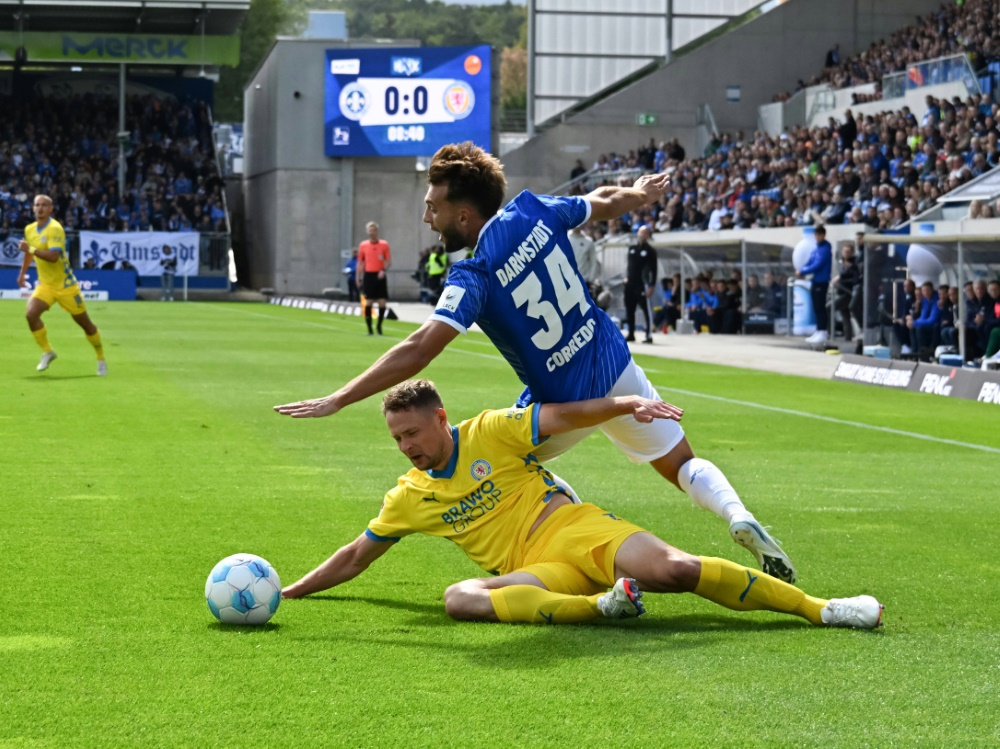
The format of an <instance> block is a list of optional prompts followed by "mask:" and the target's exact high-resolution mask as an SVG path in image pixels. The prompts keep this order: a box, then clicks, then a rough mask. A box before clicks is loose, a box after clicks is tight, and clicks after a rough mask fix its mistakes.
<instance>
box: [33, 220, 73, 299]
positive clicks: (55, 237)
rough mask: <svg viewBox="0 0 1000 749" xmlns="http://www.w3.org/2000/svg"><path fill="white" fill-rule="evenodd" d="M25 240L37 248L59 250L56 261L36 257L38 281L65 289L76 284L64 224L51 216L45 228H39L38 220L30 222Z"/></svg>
mask: <svg viewBox="0 0 1000 749" xmlns="http://www.w3.org/2000/svg"><path fill="white" fill-rule="evenodd" d="M24 241H25V242H27V243H28V244H29V245H31V246H32V247H34V248H35V249H36V250H58V252H59V259H58V260H56V261H55V262H54V263H53V262H49V261H48V260H42V259H41V258H37V257H36V258H35V267H36V268H37V269H38V283H40V284H44V285H46V286H55V287H56V288H59V289H64V288H66V287H68V286H74V285H75V284H76V276H74V275H73V268H72V266H71V265H70V264H69V253H68V252H67V251H66V232H64V231H63V228H62V224H60V223H59V222H58V221H56V220H55V219H54V218H50V219H49V220H48V223H46V224H45V228H44V229H41V230H39V228H38V222H37V221H36V222H35V223H33V224H28V225H27V226H26V227H25V229H24Z"/></svg>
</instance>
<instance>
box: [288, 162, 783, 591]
mask: <svg viewBox="0 0 1000 749" xmlns="http://www.w3.org/2000/svg"><path fill="white" fill-rule="evenodd" d="M428 182H429V183H430V186H429V188H428V190H427V195H426V198H425V203H426V210H425V211H424V222H425V223H428V224H430V227H431V229H433V230H434V231H437V232H438V233H439V234H440V238H441V241H442V242H444V245H445V249H446V250H447V251H448V252H454V251H457V250H461V249H463V248H466V247H473V248H475V251H474V253H473V255H472V257H470V258H467V259H465V260H461V261H459V262H458V263H456V264H455V265H454V266H452V269H451V274H450V275H449V276H448V285H447V286H446V287H445V289H444V291H443V292H442V294H441V297H440V300H439V301H438V304H437V307H436V309H435V310H434V313H433V314H432V315H431V317H430V318H429V319H428V320H427V322H426V323H424V324H423V325H422V326H421V327H420V328H419V329H418V330H416V331H415V332H414V333H412V334H411V335H410V336H409V337H407V338H406V340H404V341H402V342H401V343H399V344H397V345H396V346H394V347H393V348H392V349H390V350H389V351H388V352H386V353H385V354H384V355H383V356H382V357H380V358H379V359H378V361H376V362H375V363H374V364H373V365H372V366H371V367H369V368H368V369H367V370H366V371H365V372H364V373H363V374H361V375H359V376H358V377H356V378H354V379H353V380H351V382H349V383H348V384H347V385H345V386H344V387H342V388H340V389H339V390H337V391H336V392H335V393H332V394H331V395H328V396H326V397H323V398H315V399H311V400H306V401H299V402H296V403H289V404H286V405H282V406H275V410H276V411H278V412H279V413H282V414H286V415H289V416H293V417H296V418H304V417H315V416H328V415H330V414H334V413H336V412H337V411H339V410H340V409H342V408H344V407H345V406H348V405H350V404H352V403H355V402H357V401H360V400H363V399H365V398H367V397H369V396H371V395H374V394H375V393H378V392H380V391H382V390H385V389H387V388H389V387H392V386H393V385H397V384H398V383H400V382H402V381H404V380H406V379H408V378H410V377H413V376H414V375H416V374H417V373H418V372H420V371H421V370H423V369H424V368H425V367H426V366H427V365H428V364H429V363H430V362H431V361H432V360H433V359H434V358H435V357H436V356H437V355H438V354H440V353H441V352H442V351H443V350H444V348H445V347H446V346H447V345H448V344H449V343H450V342H451V341H452V340H454V338H455V337H456V336H458V334H459V333H465V332H467V331H468V329H469V327H470V326H472V324H473V323H476V324H478V325H479V327H480V328H481V329H482V330H483V332H485V333H486V335H487V336H489V338H490V340H492V341H493V343H494V345H496V347H497V349H498V350H499V351H500V353H501V354H502V355H503V357H504V358H505V359H506V360H507V361H508V363H509V364H510V365H511V367H513V368H514V371H515V372H516V373H517V376H518V377H519V378H520V379H521V381H522V382H523V383H524V384H525V389H524V392H522V393H521V396H520V397H519V398H518V400H517V406H518V407H525V406H527V405H529V404H531V403H534V402H541V403H565V402H569V401H582V400H587V399H590V398H602V397H605V396H612V397H614V396H625V395H639V396H642V397H645V398H651V399H658V398H659V395H658V394H657V393H656V390H655V388H654V387H653V385H652V384H651V383H650V382H649V380H648V379H647V378H646V375H645V373H644V372H643V371H642V369H640V368H639V366H638V365H637V364H636V363H635V362H634V361H633V360H632V356H631V354H630V353H629V349H628V344H627V343H626V341H625V339H624V337H623V336H622V334H621V332H620V331H619V330H618V329H617V328H616V327H615V325H614V323H613V322H612V321H611V318H609V317H608V316H607V315H606V314H605V313H604V312H603V311H602V310H600V309H599V308H598V307H597V305H596V304H595V303H594V300H593V299H592V298H591V296H590V293H589V292H588V290H587V286H586V284H585V283H584V281H583V278H582V277H581V276H580V273H579V270H578V268H577V266H576V260H575V258H574V256H573V251H572V247H571V244H570V242H569V239H568V238H567V236H566V232H567V231H569V230H570V229H572V228H573V227H575V226H579V225H580V224H582V223H584V222H586V221H588V220H591V221H607V220H611V219H614V218H616V217H618V216H621V215H622V214H625V213H628V212H629V211H632V210H636V209H638V208H641V207H642V206H644V205H646V204H649V203H652V202H653V201H654V200H656V199H657V198H658V197H659V196H661V195H662V194H663V191H664V189H665V187H666V185H667V182H668V176H667V175H665V174H654V175H645V176H643V177H640V178H639V179H638V180H636V182H635V184H634V185H633V186H632V187H601V188H598V189H597V190H595V191H593V192H591V193H590V194H588V195H586V196H584V197H552V196H547V195H535V194H533V193H531V192H528V191H527V190H525V191H524V192H522V193H521V194H519V195H518V196H517V197H515V198H514V199H513V200H512V201H510V202H509V203H508V204H507V205H506V206H503V202H504V194H505V191H506V187H507V181H506V179H505V178H504V175H503V167H502V166H501V164H500V162H499V161H497V160H496V159H495V158H494V157H493V156H490V155H489V154H487V153H486V152H484V151H483V150H482V149H480V148H479V147H477V146H475V145H473V144H472V143H462V144H454V145H448V146H444V147H442V148H441V149H440V150H438V152H437V153H436V154H434V158H433V159H432V160H431V164H430V167H429V169H428ZM501 206H503V210H501ZM597 428H598V427H597V426H590V427H587V428H585V429H578V430H574V431H571V432H567V433H565V434H559V435H557V436H555V437H553V438H552V439H550V440H547V441H546V442H545V444H544V445H541V446H540V447H539V449H538V451H537V452H536V455H537V457H538V459H539V460H541V461H542V462H543V463H544V462H545V461H547V460H551V459H552V458H554V457H556V456H558V455H560V454H562V453H563V452H565V451H566V450H568V449H569V448H570V447H572V446H573V445H575V444H577V443H578V442H580V441H582V440H583V439H584V438H585V437H587V435H589V434H590V433H591V432H593V431H594V430H595V429H597ZM600 429H601V430H602V431H603V432H604V433H605V434H606V435H607V436H608V438H609V439H610V440H611V441H612V442H613V443H614V444H615V445H616V446H617V447H618V448H619V449H620V450H621V451H622V452H624V453H625V454H626V455H627V456H628V457H629V458H630V459H631V460H632V461H633V462H636V463H649V464H650V465H651V466H652V467H653V468H654V469H655V470H656V471H657V472H658V473H659V474H660V475H661V476H663V477H664V478H666V479H667V480H668V481H670V482H671V483H673V484H674V485H675V486H677V487H678V488H680V489H681V490H682V491H685V492H687V494H688V495H689V496H690V497H691V499H692V500H694V502H695V503H696V504H698V505H699V506H701V507H704V508H705V509H707V510H710V511H712V512H714V513H715V514H717V515H719V516H720V517H722V518H723V519H725V520H726V521H727V522H728V523H729V531H730V535H731V536H732V538H733V540H734V541H736V543H738V544H740V545H741V546H743V547H745V548H746V549H748V550H749V551H750V552H751V553H752V554H753V555H754V557H756V559H757V563H758V564H759V565H760V567H761V569H763V570H764V571H765V572H766V573H768V574H770V575H773V576H774V577H777V578H779V579H781V580H784V581H785V582H789V583H792V582H795V568H794V566H793V565H792V562H791V560H790V559H789V558H788V556H787V555H786V554H785V552H784V551H783V550H782V549H781V547H780V546H779V545H778V543H777V542H776V541H775V540H774V539H773V538H771V536H770V535H769V534H768V533H767V531H766V530H765V529H764V527H763V526H762V525H761V524H760V523H758V522H757V520H756V519H755V518H754V516H753V515H752V514H751V513H750V512H749V511H748V510H747V509H746V507H744V505H743V502H742V501H741V500H740V498H739V495H738V494H737V493H736V491H735V490H734V489H733V487H732V486H731V485H730V483H729V481H728V480H727V479H726V477H725V476H724V475H723V473H722V471H720V470H719V469H718V467H716V466H715V465H714V464H713V463H711V462H710V461H707V460H704V459H702V458H696V457H695V455H694V452H693V451H692V449H691V446H690V445H689V444H688V441H687V439H686V438H685V436H684V430H683V429H681V427H680V425H679V424H678V423H677V422H676V421H671V420H666V421H664V420H657V421H653V422H650V423H639V422H637V421H635V420H634V419H631V418H630V419H613V420H611V421H609V422H607V423H605V424H602V425H601V426H600Z"/></svg>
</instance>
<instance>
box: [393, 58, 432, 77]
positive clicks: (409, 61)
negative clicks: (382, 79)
mask: <svg viewBox="0 0 1000 749" xmlns="http://www.w3.org/2000/svg"><path fill="white" fill-rule="evenodd" d="M390 70H391V71H392V74H393V75H405V76H413V75H420V74H421V73H423V72H424V62H423V60H421V59H420V58H419V57H393V58H392V64H391V67H390Z"/></svg>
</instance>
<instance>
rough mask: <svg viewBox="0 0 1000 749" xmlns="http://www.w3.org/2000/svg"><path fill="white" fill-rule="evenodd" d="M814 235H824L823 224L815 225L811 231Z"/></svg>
mask: <svg viewBox="0 0 1000 749" xmlns="http://www.w3.org/2000/svg"><path fill="white" fill-rule="evenodd" d="M813 233H814V234H826V227H825V226H823V224H817V225H816V228H815V229H813Z"/></svg>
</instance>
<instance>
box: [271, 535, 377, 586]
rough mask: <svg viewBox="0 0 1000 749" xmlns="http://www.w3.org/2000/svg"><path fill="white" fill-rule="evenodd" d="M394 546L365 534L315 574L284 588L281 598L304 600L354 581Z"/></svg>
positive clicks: (340, 550)
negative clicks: (322, 591)
mask: <svg viewBox="0 0 1000 749" xmlns="http://www.w3.org/2000/svg"><path fill="white" fill-rule="evenodd" d="M394 545H395V543H394V542H393V541H373V540H372V539H370V538H369V537H368V536H367V535H366V534H364V533H362V534H361V535H360V536H358V537H357V538H356V539H354V540H353V541H351V543H349V544H347V546H341V547H340V549H338V550H337V553H336V554H334V555H333V556H332V557H330V558H329V559H327V560H326V561H325V562H323V564H321V565H320V566H319V567H317V568H316V569H314V570H313V571H312V572H310V573H309V574H307V575H305V576H304V577H303V578H301V579H300V580H296V581H295V582H294V583H292V584H291V585H288V586H286V587H285V588H283V589H282V591H281V597H282V598H301V597H302V596H307V595H309V594H310V593H318V592H319V591H321V590H326V589H327V588H333V587H334V586H337V585H340V584H341V583H346V582H347V581H348V580H353V579H354V578H356V577H357V576H358V575H360V574H361V573H362V572H364V571H365V570H366V569H368V567H369V566H370V565H371V563H372V562H374V561H375V560H376V559H378V558H379V557H380V556H382V555H383V554H385V553H386V552H387V551H388V550H389V548H390V547H392V546H394Z"/></svg>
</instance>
